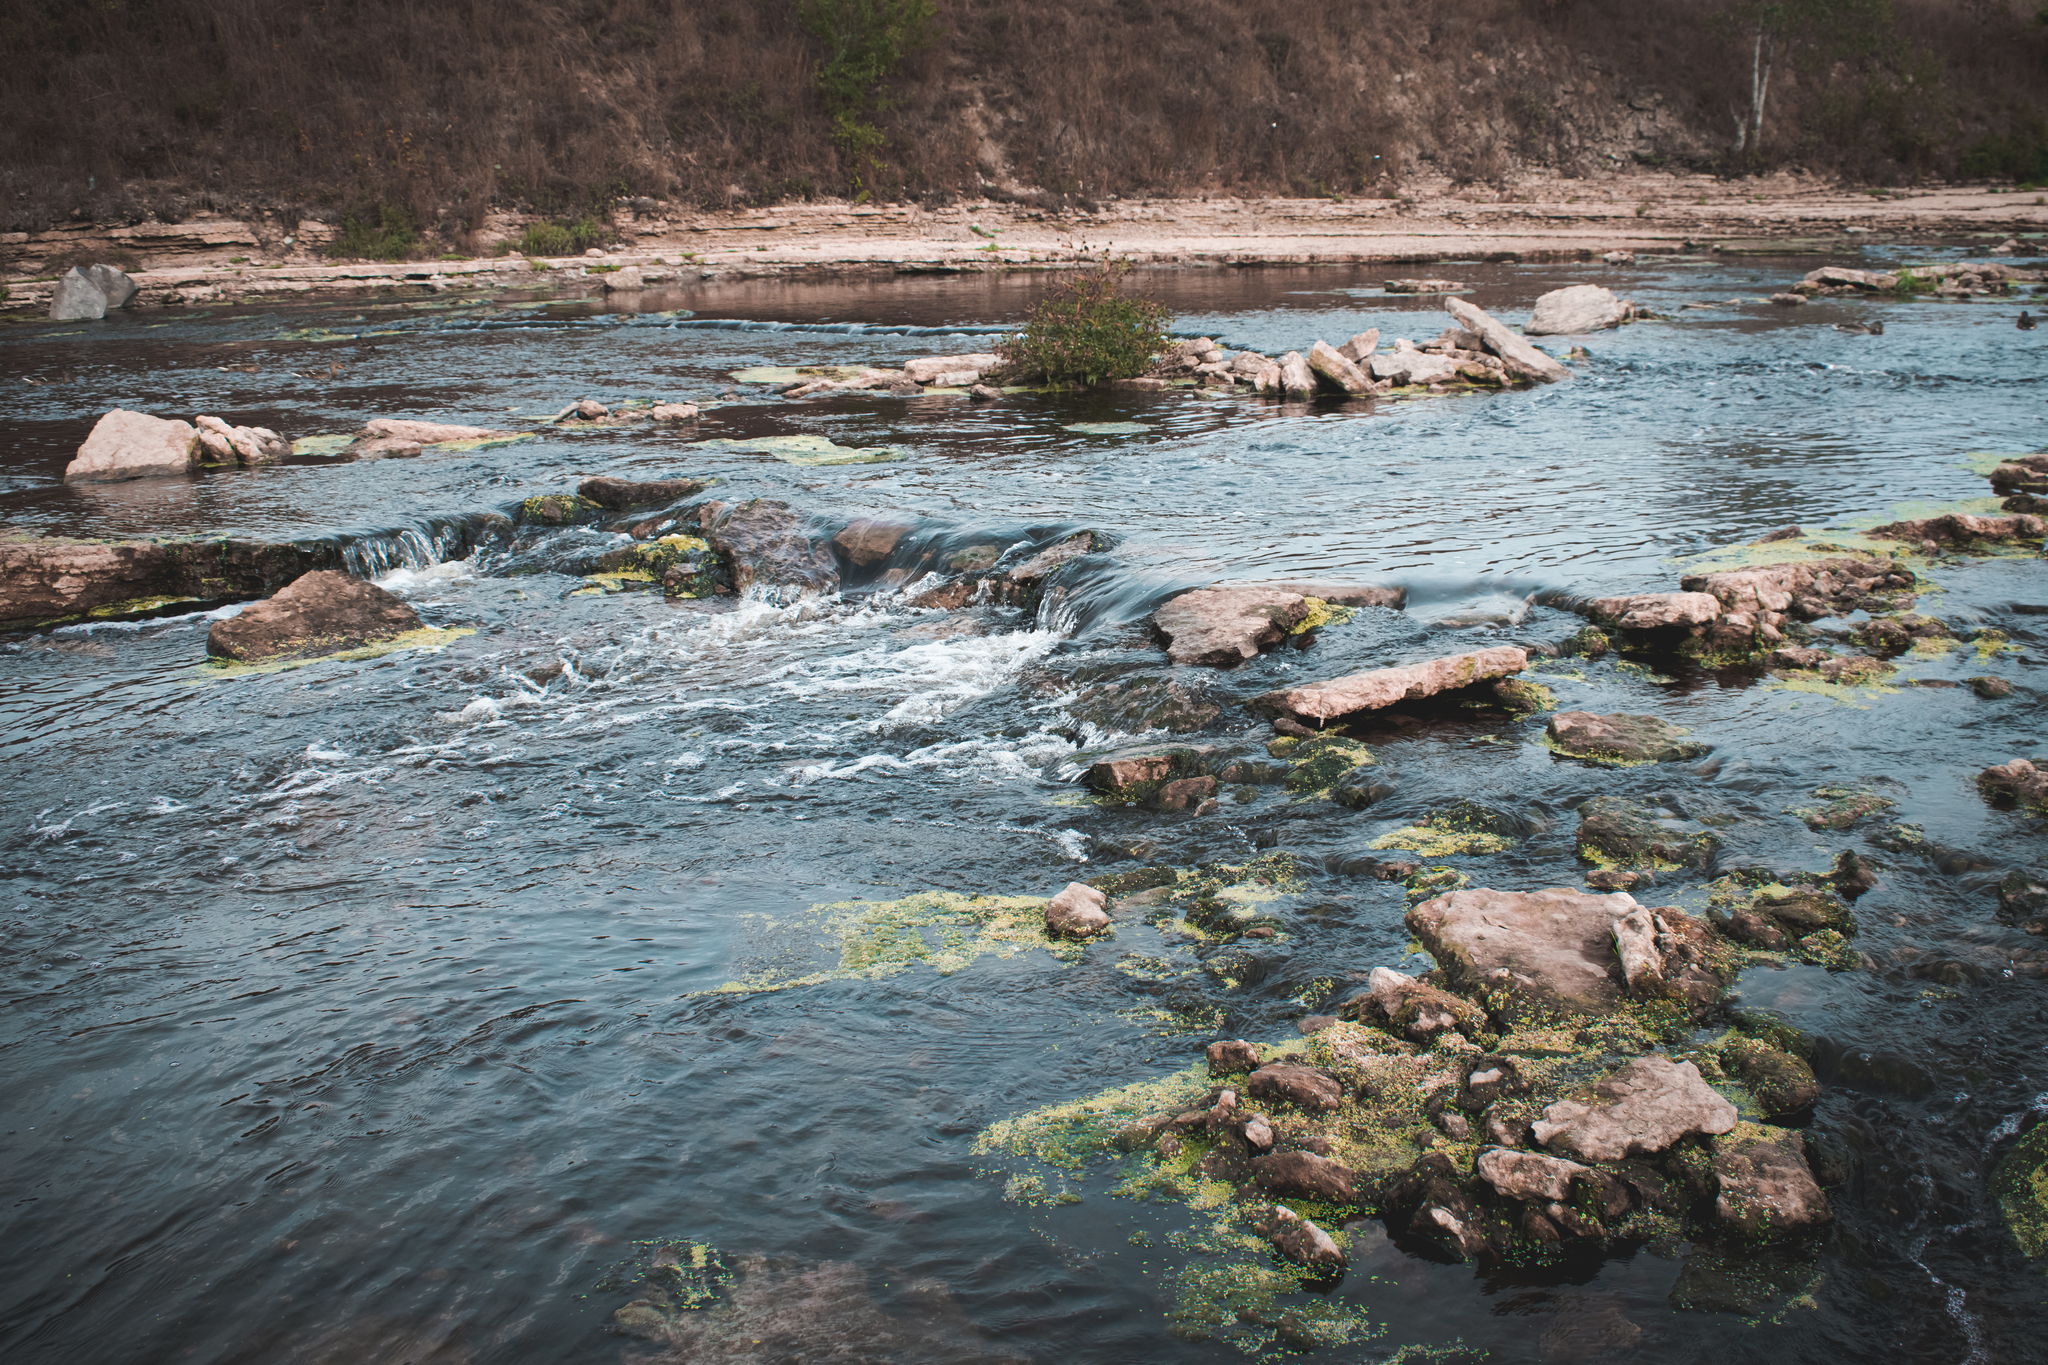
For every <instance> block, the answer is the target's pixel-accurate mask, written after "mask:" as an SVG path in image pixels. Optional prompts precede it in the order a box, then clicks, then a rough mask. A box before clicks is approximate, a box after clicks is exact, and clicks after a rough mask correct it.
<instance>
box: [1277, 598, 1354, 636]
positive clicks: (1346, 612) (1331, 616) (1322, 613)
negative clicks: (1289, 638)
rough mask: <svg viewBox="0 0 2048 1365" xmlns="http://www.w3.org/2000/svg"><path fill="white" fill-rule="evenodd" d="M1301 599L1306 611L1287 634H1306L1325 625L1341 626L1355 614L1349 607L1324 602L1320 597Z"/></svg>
mask: <svg viewBox="0 0 2048 1365" xmlns="http://www.w3.org/2000/svg"><path fill="white" fill-rule="evenodd" d="M1301 601H1302V605H1303V606H1305V607H1307V608H1308V611H1307V612H1306V613H1305V614H1304V615H1303V616H1302V618H1301V620H1300V621H1298V622H1296V623H1295V624H1294V626H1293V627H1292V628H1291V629H1289V630H1288V632H1287V633H1288V634H1289V635H1306V634H1308V633H1309V632H1310V631H1314V630H1321V629H1323V628H1324V627H1325V626H1341V625H1343V624H1344V623H1345V622H1347V621H1349V620H1350V619H1351V618H1352V617H1353V616H1354V615H1355V614H1356V613H1354V612H1353V611H1352V610H1351V608H1349V607H1340V606H1338V605H1336V604H1335V603H1334V602H1325V601H1324V600H1323V599H1322V598H1320V597H1304V598H1302V599H1301Z"/></svg>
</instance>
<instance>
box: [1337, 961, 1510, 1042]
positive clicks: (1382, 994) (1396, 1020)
mask: <svg viewBox="0 0 2048 1365" xmlns="http://www.w3.org/2000/svg"><path fill="white" fill-rule="evenodd" d="M1366 985H1367V987H1368V991H1369V993H1368V994H1366V995H1363V996H1360V997H1357V998H1355V999H1354V1000H1352V1001H1349V1002H1346V1009H1347V1011H1348V1012H1350V1013H1351V1014H1353V1015H1354V1016H1355V1017H1356V1018H1357V1020H1358V1022H1360V1023H1363V1024H1384V1025H1385V1026H1387V1027H1388V1028H1390V1029H1392V1030H1393V1031H1394V1032H1395V1033H1397V1034H1399V1035H1400V1036H1402V1037H1404V1038H1407V1039H1410V1040H1412V1041H1414V1042H1418V1043H1430V1042H1434V1041H1435V1040H1436V1039H1437V1038H1438V1037H1440V1036H1441V1035H1443V1034H1445V1033H1449V1032H1451V1031H1452V1030H1454V1029H1455V1030H1457V1031H1459V1032H1461V1033H1475V1032H1477V1031H1478V1030H1480V1029H1481V1028H1484V1027H1485V1025H1486V1013H1485V1011H1483V1010H1481V1009H1480V1008H1479V1007H1478V1006H1477V1005H1474V1004H1473V1003H1472V1002H1471V1001H1469V1000H1466V999H1463V998H1461V997H1459V996H1455V995H1452V994H1451V993H1450V992H1449V991H1446V990H1441V989H1439V988H1438V987H1435V986H1432V985H1430V984H1428V983H1427V982H1424V981H1417V980H1416V979H1415V978H1414V977H1412V976H1407V975H1404V974H1403V973H1401V972H1397V971H1395V970H1394V969H1393V968H1391V967H1375V968H1373V969H1372V975H1371V976H1370V977H1369V978H1368V979H1367V982H1366Z"/></svg>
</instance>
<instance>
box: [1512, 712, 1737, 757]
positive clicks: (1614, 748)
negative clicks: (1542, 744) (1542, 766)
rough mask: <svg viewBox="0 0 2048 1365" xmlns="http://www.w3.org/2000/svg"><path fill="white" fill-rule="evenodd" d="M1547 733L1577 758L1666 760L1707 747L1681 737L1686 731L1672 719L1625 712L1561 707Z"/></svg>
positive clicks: (1692, 754)
mask: <svg viewBox="0 0 2048 1365" xmlns="http://www.w3.org/2000/svg"><path fill="white" fill-rule="evenodd" d="M1546 733H1547V734H1548V735H1549V736H1550V741H1551V744H1552V746H1553V747H1554V748H1556V749H1557V750H1558V751H1559V752H1561V753H1565V754H1569V755H1571V756H1573V757H1575V758H1604V759H1611V760H1618V761H1621V762H1624V763H1667V762H1670V761H1672V760H1674V759H1681V758H1697V757H1699V756H1700V755H1701V754H1703V753H1705V752H1706V751H1707V746H1706V745H1704V744H1689V743H1686V742H1684V741H1682V740H1680V739H1679V736H1680V735H1682V734H1684V733H1685V731H1683V730H1681V729H1679V728H1678V727H1677V726H1676V725H1673V724H1671V723H1670V722H1669V721H1666V720H1660V719H1658V718H1657V717H1656V716H1632V715H1628V714H1626V713H1624V712H1617V713H1616V714H1614V715H1611V716H1596V715H1594V714H1593V713H1592V712H1590V711H1560V712H1558V713H1557V714H1556V715H1554V716H1552V717H1551V718H1550V724H1549V725H1548V726H1547V727H1546Z"/></svg>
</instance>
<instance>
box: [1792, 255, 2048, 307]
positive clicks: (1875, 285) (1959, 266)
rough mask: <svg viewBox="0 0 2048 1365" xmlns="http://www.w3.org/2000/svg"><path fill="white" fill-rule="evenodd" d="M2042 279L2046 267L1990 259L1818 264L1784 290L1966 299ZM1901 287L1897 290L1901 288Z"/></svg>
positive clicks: (1804, 294) (1803, 295) (1810, 294)
mask: <svg viewBox="0 0 2048 1365" xmlns="http://www.w3.org/2000/svg"><path fill="white" fill-rule="evenodd" d="M2043 282H2048V271H2042V270H2025V269H2021V268H2020V267H2018V266H2010V265H2001V264H1999V263H1998V262H1996V261H1982V262H1979V261H1947V262H1942V263H1940V264H1933V265H1916V266H1910V267H1907V268H1905V269H1902V270H1896V271H1892V270H1857V269H1854V268H1852V267H1849V266H1840V265H1824V266H1822V267H1821V268H1820V269H1818V270H1810V271H1808V272H1807V273H1806V277H1805V278H1804V279H1802V280H1800V281H1799V282H1798V283H1797V284H1795V285H1793V286H1792V287H1791V288H1790V290H1788V291H1787V293H1789V294H1790V295H1791V296H1792V297H1793V298H1795V299H1798V300H1800V301H1802V302H1803V301H1804V300H1806V299H1810V298H1836V297H1841V296H1844V295H1851V296H1854V295H1862V296H1871V295H1880V294H1899V293H1901V292H1905V293H1930V292H1931V293H1932V294H1933V295H1934V296H1935V297H1936V298H1968V297H1971V296H1977V295H1985V294H2011V293H2014V292H2015V290H2016V287H2017V286H2019V285H2022V284H2041V283H2043ZM1902 287H1903V289H1902Z"/></svg>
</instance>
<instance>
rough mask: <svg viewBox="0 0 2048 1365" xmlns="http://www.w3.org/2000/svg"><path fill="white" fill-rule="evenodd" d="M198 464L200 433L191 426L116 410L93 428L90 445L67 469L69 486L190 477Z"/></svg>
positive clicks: (102, 417) (120, 409)
mask: <svg viewBox="0 0 2048 1365" xmlns="http://www.w3.org/2000/svg"><path fill="white" fill-rule="evenodd" d="M198 462H199V431H198V428H196V427H194V426H193V425H192V424H191V423H190V422H178V421H172V420H169V419H167V418H163V417H151V416H150V415H149V414H148V413H144V412H130V411H128V410H127V409H126V408H115V409H114V410H113V411H111V412H108V413H106V414H104V415H103V416H101V418H100V420H99V421H97V422H95V423H93V428H92V431H91V433H90V434H88V435H87V436H86V438H85V444H83V445H81V446H79V448H78V454H77V455H75V456H73V457H72V460H71V463H70V464H68V465H66V466H65V467H64V482H66V483H118V482H122V481H124V480H127V479H150V478H161V477H163V476H165V475H169V474H184V473H187V472H189V471H190V470H191V469H192V468H193V466H194V465H196V464H198Z"/></svg>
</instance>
